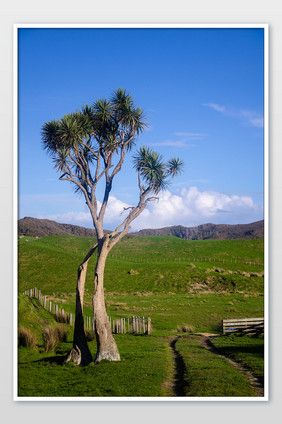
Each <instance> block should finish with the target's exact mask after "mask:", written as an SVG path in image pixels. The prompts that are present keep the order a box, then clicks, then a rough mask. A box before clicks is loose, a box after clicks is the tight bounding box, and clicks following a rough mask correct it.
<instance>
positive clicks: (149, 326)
mask: <svg viewBox="0 0 282 424" xmlns="http://www.w3.org/2000/svg"><path fill="white" fill-rule="evenodd" d="M147 331H148V335H150V334H151V331H152V326H151V318H150V317H148V330H147Z"/></svg>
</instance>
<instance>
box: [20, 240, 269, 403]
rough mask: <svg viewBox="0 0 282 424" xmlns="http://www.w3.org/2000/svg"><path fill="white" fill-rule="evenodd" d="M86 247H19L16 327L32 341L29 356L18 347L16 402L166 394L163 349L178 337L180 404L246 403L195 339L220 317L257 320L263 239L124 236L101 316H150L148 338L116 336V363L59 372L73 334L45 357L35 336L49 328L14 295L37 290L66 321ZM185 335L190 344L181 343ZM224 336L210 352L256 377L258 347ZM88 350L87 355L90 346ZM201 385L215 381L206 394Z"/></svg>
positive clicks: (241, 390) (213, 329)
mask: <svg viewBox="0 0 282 424" xmlns="http://www.w3.org/2000/svg"><path fill="white" fill-rule="evenodd" d="M93 244H95V239H93V238H80V237H72V236H47V237H43V238H31V237H23V238H21V239H19V245H18V291H19V302H18V312H19V317H18V324H19V327H20V326H22V327H26V328H28V329H30V330H31V331H32V332H33V333H35V334H36V336H37V347H36V348H35V349H31V348H24V347H20V348H19V367H18V372H19V375H18V376H19V379H18V380H19V396H91V397H93V396H94V397H96V396H126V397H127V396H156V397H158V396H171V395H172V393H173V389H172V384H174V383H173V381H172V380H173V377H172V376H173V374H174V372H175V364H174V360H173V356H172V354H171V350H170V348H169V345H170V340H171V338H174V337H178V336H180V338H179V339H178V340H177V342H176V344H175V348H176V349H177V350H178V351H179V352H180V353H181V356H182V358H183V361H184V363H185V372H184V374H183V375H184V376H183V378H184V383H185V387H186V388H185V395H186V396H192V397H193V396H253V389H252V388H251V387H250V385H249V383H248V382H246V381H245V379H244V378H242V375H241V374H240V373H239V372H238V371H236V370H234V369H233V368H232V367H231V365H230V364H229V363H226V364H225V362H224V360H223V362H222V361H219V358H215V357H214V356H215V355H213V354H212V353H211V352H208V351H207V350H206V349H205V348H204V347H203V346H201V345H200V343H199V340H198V339H197V337H198V336H197V333H212V334H218V335H220V334H221V322H222V319H226V318H237V317H241V318H245V317H261V316H263V315H264V296H263V295H264V277H263V257H264V252H263V249H264V246H263V240H205V241H196V240H195V241H190V240H181V239H178V238H176V237H127V238H125V239H124V240H122V241H121V242H120V243H119V244H118V245H117V246H116V247H115V248H114V249H113V250H112V251H111V253H110V256H109V257H108V260H107V265H106V270H105V297H106V307H107V312H108V315H109V316H110V317H111V318H112V320H114V319H115V320H116V319H118V318H122V317H123V318H124V317H131V316H133V315H135V316H141V317H143V316H144V317H151V320H152V335H151V336H147V335H133V334H127V335H115V338H116V340H117V344H118V348H119V350H120V355H121V362H119V363H107V362H102V363H100V364H98V365H95V366H94V365H90V366H88V367H86V368H81V367H75V366H74V365H73V364H69V363H68V364H65V365H63V366H62V365H61V363H62V358H63V357H64V355H66V353H67V352H68V351H69V350H70V348H71V344H72V331H73V327H71V326H66V327H67V328H68V338H67V341H64V342H62V343H61V344H60V345H59V347H58V348H56V350H55V351H54V352H51V353H47V352H45V350H44V346H43V340H42V328H44V326H46V325H52V326H56V325H57V323H56V322H55V320H54V318H53V316H52V315H51V314H50V313H49V312H47V311H45V310H44V309H43V308H42V306H41V305H40V304H39V303H36V302H37V301H36V300H35V299H29V297H28V296H24V295H23V294H22V293H23V292H24V291H25V290H27V289H30V288H34V287H37V288H38V289H39V290H41V292H42V293H43V294H44V295H47V296H48V299H50V300H52V302H54V303H55V304H58V305H59V307H60V308H64V310H65V311H67V312H72V313H74V312H75V289H76V275H77V268H78V266H79V264H80V262H81V261H82V260H83V258H84V256H85V255H86V253H87V251H88V250H89V249H90V247H91V246H92V245H93ZM94 266H95V256H94V255H93V258H91V261H90V263H89V266H88V274H87V280H86V293H85V299H84V315H87V316H92V314H93V311H92V288H93V276H94ZM187 329H188V330H187ZM187 331H189V332H191V333H192V334H194V336H193V337H189V338H187ZM228 337H229V338H228ZM228 337H222V336H221V337H218V338H215V339H213V340H214V344H215V345H216V347H217V348H218V349H222V352H225V354H227V355H229V356H233V357H234V358H235V360H238V361H239V362H241V363H244V364H245V365H246V366H247V367H249V369H251V370H252V371H253V372H254V373H255V374H256V375H257V376H259V377H260V378H263V354H262V346H263V340H260V341H259V342H257V341H256V343H254V342H253V340H251V341H250V338H249V337H247V336H246V337H247V338H245V339H244V338H241V339H240V343H237V342H236V340H237V339H235V338H234V337H233V336H228ZM232 338H233V339H234V340H233V339H232ZM228 343H229V344H230V345H229V344H228ZM236 343H237V344H236ZM252 343H253V344H252ZM89 346H90V349H91V351H92V353H93V355H94V356H95V352H96V342H95V340H94V341H91V342H89ZM236 346H237V347H236ZM199 352H200V353H201V355H198V353H199ZM206 358H208V359H206ZM198 360H199V361H200V362H201V364H198V362H197V361H198ZM197 364H198V365H197ZM205 364H206V365H205ZM223 364H224V365H223ZM219 371H220V372H219ZM234 373H235V374H234ZM237 373H238V375H237ZM223 375H224V381H225V383H224V384H225V385H224V387H223V385H222V383H221V382H220V380H222V376H223ZM204 376H205V377H204ZM216 376H218V377H217V378H218V381H216ZM203 379H206V383H207V382H208V381H209V379H210V381H213V382H214V383H213V386H212V387H213V388H211V387H210V385H209V384H208V383H207V384H206V383H205V382H204V381H203ZM232 380H233V381H236V384H235V383H234V384H233V386H232V384H231V382H232ZM229 382H230V384H229Z"/></svg>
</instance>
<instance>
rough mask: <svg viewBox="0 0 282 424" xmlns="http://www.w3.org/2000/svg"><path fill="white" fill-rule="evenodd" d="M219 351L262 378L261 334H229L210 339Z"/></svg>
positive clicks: (262, 343)
mask: <svg viewBox="0 0 282 424" xmlns="http://www.w3.org/2000/svg"><path fill="white" fill-rule="evenodd" d="M212 342H213V344H214V346H215V347H216V348H217V350H218V351H219V353H222V354H223V355H227V356H229V357H231V358H233V359H234V360H235V361H236V362H240V363H241V364H242V365H243V366H244V367H246V368H247V369H249V370H251V371H252V373H253V375H254V376H255V377H257V378H258V379H259V380H260V381H263V378H264V337H263V335H258V336H256V335H253V336H251V335H245V334H230V335H228V336H222V337H216V338H214V339H213V340H212Z"/></svg>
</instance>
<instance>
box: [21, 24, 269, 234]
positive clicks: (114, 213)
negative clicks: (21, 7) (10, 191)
mask: <svg viewBox="0 0 282 424" xmlns="http://www.w3.org/2000/svg"><path fill="white" fill-rule="evenodd" d="M263 47H264V35H263V29H260V28H251V29H250V28H249V29H247V28H246V29H244V28H235V29H231V28H230V29H223V28H210V29H204V28H203V29H196V28H184V29H180V28H177V29H172V28H165V29H153V28H151V29H150V28H145V29H136V28H133V29H129V28H127V29H126V28H114V29H110V28H108V29H106V28H104V29H98V28H90V29H86V28H83V29H78V28H76V29H74V28H73V29H67V28H61V29H56V28H45V29H44V28H20V29H19V39H18V101H19V117H18V124H19V143H18V151H19V166H18V169H19V171H18V176H19V178H18V179H19V218H23V217H24V216H32V217H37V218H48V219H54V220H56V221H58V222H65V223H72V224H76V225H83V226H87V227H91V226H92V223H91V219H90V215H89V213H88V210H87V207H86V205H85V202H84V201H83V199H82V198H79V197H78V196H77V195H75V194H74V193H73V188H72V187H71V185H70V184H69V183H67V182H64V181H58V177H59V175H58V174H57V173H56V171H55V170H54V169H53V165H52V163H51V160H50V158H49V157H47V155H46V153H45V152H44V151H43V150H42V146H41V140H40V138H41V136H40V132H41V127H42V125H43V123H44V122H47V121H50V120H52V119H59V118H60V117H62V116H63V115H64V114H65V113H69V112H73V111H75V110H78V109H79V108H80V107H81V106H83V105H85V104H87V103H88V104H91V103H93V102H94V101H95V100H97V99H98V98H99V97H108V96H110V95H111V93H112V91H113V90H114V89H117V88H118V87H122V88H125V89H127V90H128V91H129V92H130V94H131V95H132V96H133V97H134V99H135V103H136V105H138V106H141V107H142V108H143V109H144V112H145V114H146V115H147V121H148V123H149V127H148V130H146V132H144V133H143V134H142V136H141V137H140V138H139V140H138V145H139V146H142V145H143V144H145V145H147V146H150V147H151V148H153V149H155V150H157V151H158V152H160V153H161V154H163V156H164V157H165V158H166V159H169V158H171V157H173V156H180V157H181V158H182V159H183V160H184V162H185V170H184V172H183V174H182V175H181V176H180V177H177V178H176V179H175V180H173V182H172V184H171V185H170V187H169V189H168V190H167V191H166V192H163V193H162V194H161V195H160V198H159V201H158V202H154V203H152V204H151V205H150V206H149V207H148V208H147V209H146V210H145V211H144V212H143V214H142V215H141V216H140V217H139V218H138V219H137V220H136V222H135V223H134V224H132V229H133V230H138V229H141V228H149V227H150V228H153V227H154V228H159V227H163V226H168V225H178V224H181V225H185V226H195V225H199V224H204V223H207V222H213V223H216V224H220V223H224V224H240V223H248V222H253V221H256V220H259V219H263V186H264V183H263V181H264V175H263V173H264V167H263V161H264V157H263V153H264V139H263V135H264V132H263V110H264V73H263V71H264V49H263ZM101 190H102V189H101ZM101 193H102V191H99V194H101ZM137 194H138V190H137V178H136V174H135V171H134V170H133V169H132V158H131V157H130V156H129V157H128V158H127V160H126V163H125V165H124V169H123V171H122V172H121V173H120V174H119V175H118V177H117V179H116V181H115V183H114V187H113V191H112V196H111V199H110V204H109V210H108V213H107V216H106V220H105V227H106V228H109V229H111V228H113V227H114V226H115V225H117V223H118V222H119V221H120V219H121V216H120V214H121V212H122V210H123V207H124V206H130V205H131V206H132V205H134V204H136V201H137Z"/></svg>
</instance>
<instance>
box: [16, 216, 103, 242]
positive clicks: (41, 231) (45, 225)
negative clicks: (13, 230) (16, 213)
mask: <svg viewBox="0 0 282 424" xmlns="http://www.w3.org/2000/svg"><path fill="white" fill-rule="evenodd" d="M18 233H19V235H24V236H32V237H44V236H66V235H68V236H78V237H96V231H95V230H94V229H93V230H91V229H90V228H84V227H79V226H77V225H72V224H61V223H59V222H55V221H51V220H49V219H37V218H30V217H25V218H22V219H19V221H18Z"/></svg>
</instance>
